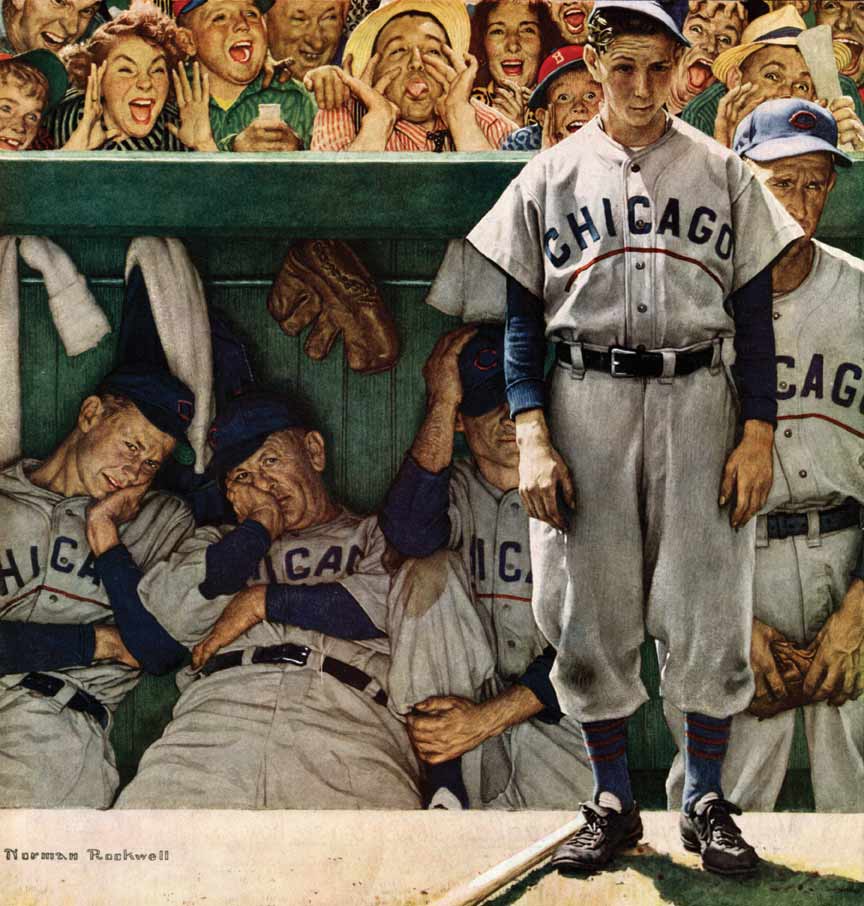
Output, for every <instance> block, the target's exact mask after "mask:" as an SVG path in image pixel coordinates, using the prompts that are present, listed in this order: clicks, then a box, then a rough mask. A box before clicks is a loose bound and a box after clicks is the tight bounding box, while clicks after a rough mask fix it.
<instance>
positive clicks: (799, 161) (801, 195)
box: [747, 151, 837, 244]
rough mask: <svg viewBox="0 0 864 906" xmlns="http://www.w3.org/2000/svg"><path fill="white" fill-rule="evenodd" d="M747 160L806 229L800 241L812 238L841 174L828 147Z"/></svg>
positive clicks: (763, 183)
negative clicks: (773, 158)
mask: <svg viewBox="0 0 864 906" xmlns="http://www.w3.org/2000/svg"><path fill="white" fill-rule="evenodd" d="M747 163H748V164H749V165H750V167H751V168H752V169H753V171H754V172H755V174H756V178H757V179H758V180H759V182H760V183H762V185H764V186H765V187H766V188H767V189H768V190H769V191H770V192H771V194H772V195H773V196H774V197H775V198H776V199H777V201H779V202H780V204H782V205H783V207H784V208H786V210H787V211H788V212H789V215H790V216H791V217H792V218H794V219H795V220H796V221H797V223H798V225H799V226H800V227H801V229H802V230H804V236H803V237H802V238H801V239H799V240H797V241H798V243H799V244H801V243H806V242H809V241H810V240H811V239H812V238H813V236H814V235H815V233H816V228H817V227H818V226H819V218H820V217H821V216H822V211H823V210H824V209H825V203H826V202H827V201H828V193H829V192H830V191H831V189H832V188H833V186H834V182H835V180H836V178H837V176H836V174H835V172H834V161H833V159H832V156H831V154H829V153H828V152H827V151H815V152H813V153H811V154H799V155H797V156H795V157H781V158H779V159H778V160H772V161H765V162H757V161H753V160H748V161H747Z"/></svg>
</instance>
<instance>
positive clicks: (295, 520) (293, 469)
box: [226, 431, 328, 531]
mask: <svg viewBox="0 0 864 906" xmlns="http://www.w3.org/2000/svg"><path fill="white" fill-rule="evenodd" d="M310 438H312V442H311V444H310V440H309V439H310ZM324 464H325V460H324V441H323V439H322V437H321V435H320V434H318V432H317V431H309V432H306V431H277V432H275V433H273V434H271V435H270V436H269V437H268V438H267V440H265V441H264V443H263V444H262V445H261V446H260V447H259V448H258V449H257V450H256V451H255V452H254V453H253V454H252V455H251V456H250V457H249V458H248V459H245V460H243V462H241V463H240V465H238V466H236V467H235V468H233V469H232V470H231V471H230V472H229V473H228V475H227V478H226V480H227V483H228V484H229V485H230V484H231V483H233V482H236V483H238V484H252V485H254V486H255V487H256V488H258V490H260V491H264V492H266V493H267V494H271V495H272V496H273V497H275V498H276V500H277V502H278V503H279V509H280V510H281V511H282V518H283V520H284V524H285V528H286V529H290V530H292V531H297V530H299V529H303V528H308V526H310V525H313V524H315V523H316V522H317V521H318V515H319V514H320V513H321V512H324V511H325V510H326V509H327V502H328V496H327V490H326V488H325V486H324V481H323V477H322V473H323V471H324Z"/></svg>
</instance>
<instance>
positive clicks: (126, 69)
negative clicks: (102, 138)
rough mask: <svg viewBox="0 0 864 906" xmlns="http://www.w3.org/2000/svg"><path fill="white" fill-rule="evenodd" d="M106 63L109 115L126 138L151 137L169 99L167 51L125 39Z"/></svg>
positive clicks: (104, 80) (140, 40)
mask: <svg viewBox="0 0 864 906" xmlns="http://www.w3.org/2000/svg"><path fill="white" fill-rule="evenodd" d="M105 62H106V67H105V74H104V75H103V77H102V97H103V99H104V101H105V113H106V116H107V117H108V119H109V120H110V121H111V122H112V123H113V124H114V125H115V126H116V127H117V128H118V129H120V130H121V132H122V133H123V134H124V135H126V136H130V135H131V136H135V137H136V138H143V137H144V136H146V135H149V134H150V131H151V130H152V129H153V126H154V125H155V124H156V118H157V117H158V116H159V114H160V113H161V112H162V108H163V107H164V106H165V101H166V100H167V98H168V78H169V76H168V61H167V60H166V58H165V52H164V51H163V50H162V49H161V48H159V47H154V46H153V45H152V44H150V43H149V42H147V41H145V40H144V39H143V38H137V37H130V38H121V39H120V40H119V41H117V42H115V44H114V46H113V47H112V48H111V50H110V51H109V53H108V56H107V57H106V61H105Z"/></svg>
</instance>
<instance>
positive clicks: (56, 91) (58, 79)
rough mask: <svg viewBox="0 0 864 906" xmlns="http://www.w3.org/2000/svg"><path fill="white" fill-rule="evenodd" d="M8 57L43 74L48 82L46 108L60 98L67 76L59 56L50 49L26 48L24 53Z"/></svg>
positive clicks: (67, 83)
mask: <svg viewBox="0 0 864 906" xmlns="http://www.w3.org/2000/svg"><path fill="white" fill-rule="evenodd" d="M8 59H11V60H15V61H17V62H19V63H24V64H26V65H27V66H32V67H33V68H34V69H38V70H39V72H41V73H42V75H43V76H45V80H46V81H47V82H48V99H47V100H46V102H45V109H46V110H48V109H49V108H51V107H53V106H54V105H55V104H58V103H59V102H60V101H61V100H62V98H63V95H64V94H66V89H67V88H68V87H69V77H68V76H67V75H66V67H65V66H64V65H63V64H62V63H61V62H60V58H59V57H57V56H56V55H55V54H53V53H51V51H50V50H27V51H25V52H24V53H19V54H13V55H12V56H10V57H8Z"/></svg>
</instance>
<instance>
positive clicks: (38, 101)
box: [0, 74, 45, 151]
mask: <svg viewBox="0 0 864 906" xmlns="http://www.w3.org/2000/svg"><path fill="white" fill-rule="evenodd" d="M44 107H45V92H44V91H39V90H38V89H35V88H34V87H33V86H32V85H26V84H24V83H23V82H20V81H19V80H18V78H17V77H16V76H14V75H12V74H9V75H7V76H5V77H3V78H0V151H26V150H27V148H29V147H30V145H32V144H33V139H34V138H36V133H37V132H38V130H39V120H40V119H41V118H42V110H43V109H44Z"/></svg>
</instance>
